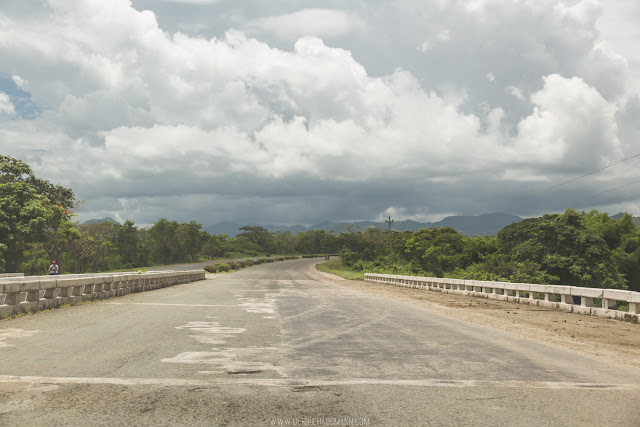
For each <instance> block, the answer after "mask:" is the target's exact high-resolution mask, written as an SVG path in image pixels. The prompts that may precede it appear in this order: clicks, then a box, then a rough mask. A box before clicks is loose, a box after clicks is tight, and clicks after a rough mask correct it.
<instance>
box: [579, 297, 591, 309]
mask: <svg viewBox="0 0 640 427" xmlns="http://www.w3.org/2000/svg"><path fill="white" fill-rule="evenodd" d="M580 305H581V306H582V307H593V298H589V297H580Z"/></svg>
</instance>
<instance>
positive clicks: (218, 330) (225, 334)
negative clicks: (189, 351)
mask: <svg viewBox="0 0 640 427" xmlns="http://www.w3.org/2000/svg"><path fill="white" fill-rule="evenodd" d="M207 319H215V317H211V316H209V317H207ZM176 329H189V330H191V331H194V332H199V334H198V335H189V337H191V338H193V339H194V340H196V341H198V342H199V343H202V344H224V343H225V342H226V341H227V340H228V339H229V338H232V337H233V336H234V335H237V334H243V333H245V332H246V331H247V330H246V329H244V328H229V327H224V326H220V323H218V322H189V323H187V324H186V325H184V326H177V327H176Z"/></svg>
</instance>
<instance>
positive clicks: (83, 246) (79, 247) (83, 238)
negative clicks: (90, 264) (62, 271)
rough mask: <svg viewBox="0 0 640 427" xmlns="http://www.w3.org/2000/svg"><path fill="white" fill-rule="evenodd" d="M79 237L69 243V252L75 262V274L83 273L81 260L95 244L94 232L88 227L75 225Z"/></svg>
mask: <svg viewBox="0 0 640 427" xmlns="http://www.w3.org/2000/svg"><path fill="white" fill-rule="evenodd" d="M76 229H77V230H78V231H79V232H80V236H79V237H78V238H76V239H73V240H71V241H70V242H69V250H70V251H71V254H72V255H73V256H74V258H75V260H76V274H81V273H84V268H83V266H82V258H83V257H84V256H85V254H86V253H87V252H88V251H89V250H90V249H91V248H92V247H93V245H94V244H95V238H94V232H93V229H92V228H91V227H90V226H89V225H82V224H78V225H76Z"/></svg>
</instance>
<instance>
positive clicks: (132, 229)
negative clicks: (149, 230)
mask: <svg viewBox="0 0 640 427" xmlns="http://www.w3.org/2000/svg"><path fill="white" fill-rule="evenodd" d="M113 245H114V246H115V249H116V251H117V252H118V254H119V255H120V259H121V260H122V263H123V264H124V265H127V266H131V267H133V266H134V265H135V264H136V260H137V258H138V250H139V246H140V237H139V235H138V227H136V226H135V224H134V223H133V221H129V220H126V221H125V222H124V224H114V225H113Z"/></svg>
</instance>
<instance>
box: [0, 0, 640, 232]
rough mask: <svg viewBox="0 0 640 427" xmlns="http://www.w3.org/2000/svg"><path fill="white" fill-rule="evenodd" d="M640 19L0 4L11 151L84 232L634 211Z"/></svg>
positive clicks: (515, 9) (301, 2)
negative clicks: (57, 192) (117, 224)
mask: <svg viewBox="0 0 640 427" xmlns="http://www.w3.org/2000/svg"><path fill="white" fill-rule="evenodd" d="M638 22H640V2H638V1H637V0H609V1H606V2H605V1H597V0H562V1H561V0H404V1H402V2H396V1H388V0H387V1H382V0H370V1H365V0H350V1H335V0H322V1H312V0H270V1H268V2H267V1H257V0H243V1H238V0H235V1H231V0H109V1H104V0H3V1H2V4H1V5H0V153H2V154H4V155H9V156H12V157H16V158H19V159H21V160H23V161H25V162H27V163H28V164H29V165H30V166H31V167H32V168H33V170H34V172H35V173H36V175H37V176H38V177H41V178H44V179H47V180H49V181H51V182H53V183H55V184H58V185H63V186H65V187H70V188H72V189H73V190H74V192H75V194H76V196H77V198H78V199H80V200H82V201H83V203H82V205H81V207H80V208H79V210H78V212H77V213H78V218H79V220H81V221H83V220H87V219H92V218H103V217H106V216H109V217H112V218H115V219H117V220H119V221H124V220H126V219H130V220H132V221H134V222H135V223H136V224H140V225H145V224H152V223H154V222H155V221H157V220H158V219H159V218H167V219H170V220H177V221H180V222H188V221H191V220H195V221H198V222H199V223H202V224H203V225H205V226H208V225H214V224H217V223H220V222H236V223H240V224H247V223H254V224H290V225H293V224H304V225H311V224H315V223H320V222H323V221H332V222H333V221H354V220H382V219H384V218H386V217H387V216H392V218H394V219H395V220H404V219H412V220H416V221H436V220H440V219H442V218H443V217H446V216H449V215H480V214H486V213H492V212H504V213H510V214H515V215H520V216H524V217H531V216H537V215H541V214H544V213H549V212H561V211H564V210H565V209H567V208H574V209H577V210H587V211H588V210H591V209H597V210H599V211H601V212H609V213H611V214H615V213H617V212H620V211H626V212H629V213H632V214H635V215H640V182H636V181H640V156H638V157H634V156H636V155H638V154H640V120H638V118H639V117H640V43H638V41H640V27H639V26H637V25H634V24H637V23H638ZM626 159H629V160H626ZM623 160H625V161H623ZM621 161H623V162H621ZM618 162H621V163H619V164H616V163H618ZM613 164H616V165H615V166H611V167H608V168H606V167H607V166H610V165H613ZM601 168H606V169H604V170H602V171H600V172H598V173H594V174H590V175H588V176H586V177H584V178H582V179H579V180H576V181H572V182H570V183H568V184H566V185H561V186H559V187H557V188H553V189H549V188H551V187H554V186H556V185H558V184H562V183H564V182H567V181H569V180H572V179H573V178H576V177H579V176H582V175H585V174H589V173H590V172H592V171H596V170H598V169H601ZM546 189H549V190H546ZM545 190H546V191H545Z"/></svg>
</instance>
